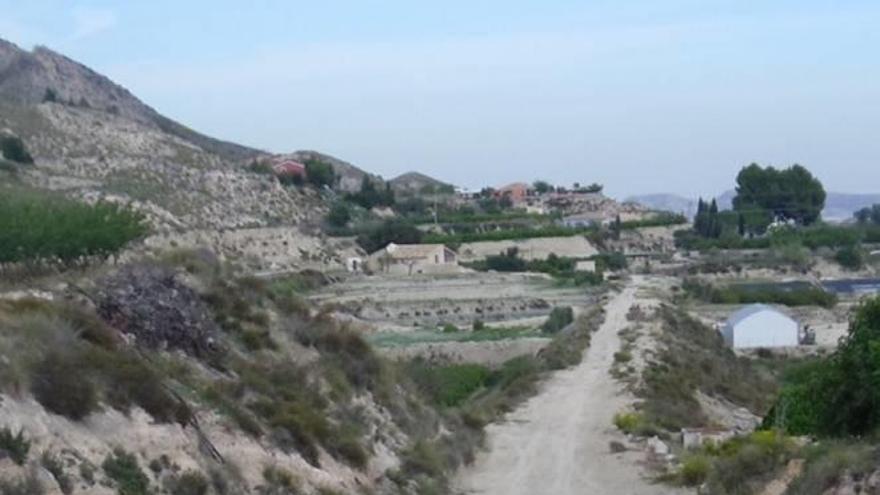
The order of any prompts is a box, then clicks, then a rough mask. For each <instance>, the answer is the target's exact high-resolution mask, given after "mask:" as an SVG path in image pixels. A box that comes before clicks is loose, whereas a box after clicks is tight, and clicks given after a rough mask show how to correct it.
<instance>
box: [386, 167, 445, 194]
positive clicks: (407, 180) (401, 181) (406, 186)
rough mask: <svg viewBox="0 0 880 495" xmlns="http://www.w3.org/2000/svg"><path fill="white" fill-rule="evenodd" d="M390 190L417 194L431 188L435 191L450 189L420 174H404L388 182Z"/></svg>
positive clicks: (442, 183)
mask: <svg viewBox="0 0 880 495" xmlns="http://www.w3.org/2000/svg"><path fill="white" fill-rule="evenodd" d="M389 182H390V183H391V187H392V189H394V191H395V192H398V193H418V192H420V191H422V190H423V189H424V188H425V187H428V186H430V187H433V188H435V189H437V188H441V187H445V188H448V187H450V184H448V183H446V182H443V181H440V180H438V179H435V178H433V177H431V176H428V175H425V174H423V173H421V172H406V173H404V174H400V175H398V176H397V177H395V178H393V179H391V180H390V181H389Z"/></svg>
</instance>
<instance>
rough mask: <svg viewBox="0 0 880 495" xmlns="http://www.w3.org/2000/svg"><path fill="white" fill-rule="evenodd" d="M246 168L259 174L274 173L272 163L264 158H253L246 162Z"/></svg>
mask: <svg viewBox="0 0 880 495" xmlns="http://www.w3.org/2000/svg"><path fill="white" fill-rule="evenodd" d="M247 169H248V171H250V172H253V173H255V174H259V175H275V169H273V168H272V164H270V163H269V162H267V161H265V160H256V159H254V160H253V161H251V163H249V164H248V167H247Z"/></svg>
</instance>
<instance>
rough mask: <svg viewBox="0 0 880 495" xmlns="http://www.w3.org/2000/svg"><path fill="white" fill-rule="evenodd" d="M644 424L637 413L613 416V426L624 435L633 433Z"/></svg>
mask: <svg viewBox="0 0 880 495" xmlns="http://www.w3.org/2000/svg"><path fill="white" fill-rule="evenodd" d="M644 423H645V418H644V416H643V415H641V414H639V413H637V412H624V413H617V414H615V415H614V426H616V427H617V429H618V430H620V431H622V432H624V433H635V432H637V431H638V430H640V429H641V427H642V426H643V425H644Z"/></svg>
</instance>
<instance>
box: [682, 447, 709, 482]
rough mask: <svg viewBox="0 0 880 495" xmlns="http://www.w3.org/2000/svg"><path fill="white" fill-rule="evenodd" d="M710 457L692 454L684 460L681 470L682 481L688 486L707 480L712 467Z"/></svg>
mask: <svg viewBox="0 0 880 495" xmlns="http://www.w3.org/2000/svg"><path fill="white" fill-rule="evenodd" d="M711 466H712V464H711V462H710V460H709V458H708V457H707V456H705V455H702V454H692V455H689V456H687V457H685V459H684V460H683V461H682V463H681V468H680V470H679V477H680V478H681V482H682V483H683V484H685V485H687V486H699V485H702V484H703V482H705V481H706V478H707V477H708V476H709V470H710V469H711Z"/></svg>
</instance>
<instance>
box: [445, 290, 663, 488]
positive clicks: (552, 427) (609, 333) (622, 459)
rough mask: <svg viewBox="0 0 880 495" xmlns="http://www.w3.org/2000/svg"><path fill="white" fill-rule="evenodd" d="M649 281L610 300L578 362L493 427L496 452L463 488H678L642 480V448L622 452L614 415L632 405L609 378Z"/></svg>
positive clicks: (464, 479) (467, 474)
mask: <svg viewBox="0 0 880 495" xmlns="http://www.w3.org/2000/svg"><path fill="white" fill-rule="evenodd" d="M641 280H642V279H640V278H634V280H633V281H632V282H630V283H629V284H628V285H627V286H626V288H625V289H624V290H623V291H622V292H620V293H619V294H617V295H616V296H615V297H613V298H612V299H611V300H610V301H609V302H608V304H607V306H606V308H605V310H606V319H605V322H604V323H603V324H602V326H601V327H600V328H599V330H598V331H597V332H596V334H595V335H594V336H593V341H592V345H591V346H590V347H589V349H588V350H587V352H586V354H585V357H584V360H583V361H582V362H581V364H579V365H578V366H576V367H574V368H571V369H569V370H564V371H561V372H558V373H556V374H555V375H554V376H553V377H552V378H550V379H549V380H548V381H547V382H546V383H545V384H544V386H543V388H542V391H541V393H540V394H538V395H537V396H535V397H533V398H532V399H531V400H529V401H528V402H527V403H525V404H523V405H522V406H521V407H520V408H519V409H517V410H516V411H514V412H512V413H511V414H509V415H507V416H506V418H505V421H504V422H503V423H499V424H494V425H490V426H489V428H488V438H489V445H488V447H489V450H488V452H487V453H485V454H484V455H482V456H481V457H479V458H478V459H477V462H476V463H475V464H474V465H473V466H471V467H470V468H468V469H467V470H465V471H463V472H462V473H461V474H460V475H459V477H458V479H457V480H456V488H457V490H459V491H460V492H463V493H472V494H498V495H502V494H503V495H517V494H522V495H537V494H554V495H575V494H577V495H592V494H595V495H606V494H609V495H610V494H615V495H617V494H619V495H655V494H668V493H677V492H676V490H674V489H671V488H668V487H664V486H661V485H652V484H649V483H648V482H647V481H645V480H644V479H642V477H641V476H640V474H639V471H640V469H639V467H638V466H637V465H636V461H637V460H638V459H639V458H641V457H642V455H641V454H639V453H635V452H633V453H628V454H623V455H614V454H611V453H610V451H609V446H608V443H609V441H610V440H611V439H613V438H615V436H614V435H615V433H614V431H613V425H612V418H613V416H614V413H616V412H618V411H619V410H620V409H621V408H623V407H624V406H625V405H626V404H627V401H628V400H627V397H625V396H622V395H620V394H619V386H618V385H617V383H615V381H614V380H613V379H612V378H611V377H610V376H609V374H608V370H609V368H610V367H611V365H612V362H613V359H614V357H613V356H614V353H615V352H616V351H618V350H619V349H620V338H619V337H618V335H617V332H618V331H619V330H620V329H622V328H624V327H625V326H626V325H627V320H626V313H627V311H628V310H629V308H630V306H632V304H633V302H634V301H635V298H636V290H637V288H638V285H639V283H640V281H641Z"/></svg>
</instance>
